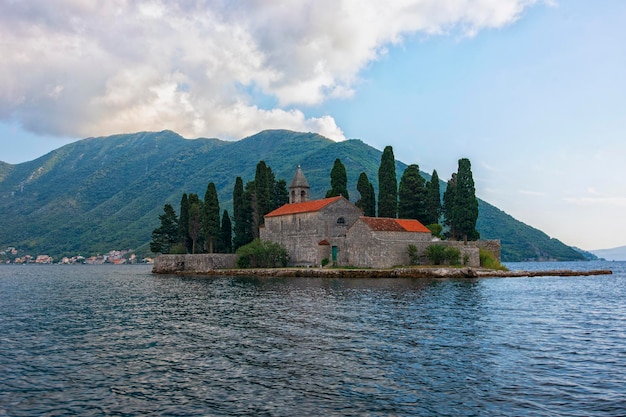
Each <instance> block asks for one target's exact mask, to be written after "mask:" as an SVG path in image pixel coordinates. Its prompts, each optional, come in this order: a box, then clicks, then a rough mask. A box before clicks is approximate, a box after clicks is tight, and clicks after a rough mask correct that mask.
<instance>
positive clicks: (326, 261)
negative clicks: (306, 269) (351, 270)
mask: <svg viewBox="0 0 626 417" xmlns="http://www.w3.org/2000/svg"><path fill="white" fill-rule="evenodd" d="M328 262H330V261H329V260H328V258H324V259H322V266H323V267H324V266H326V265H328Z"/></svg>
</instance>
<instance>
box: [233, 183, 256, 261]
mask: <svg viewBox="0 0 626 417" xmlns="http://www.w3.org/2000/svg"><path fill="white" fill-rule="evenodd" d="M233 219H234V221H235V228H234V232H235V235H234V237H233V249H234V250H237V249H238V248H239V247H241V246H243V245H246V244H248V243H250V242H252V240H253V239H254V236H253V233H252V207H251V204H250V194H249V193H246V192H245V191H244V188H243V180H242V179H241V177H237V178H236V180H235V188H234V190H233Z"/></svg>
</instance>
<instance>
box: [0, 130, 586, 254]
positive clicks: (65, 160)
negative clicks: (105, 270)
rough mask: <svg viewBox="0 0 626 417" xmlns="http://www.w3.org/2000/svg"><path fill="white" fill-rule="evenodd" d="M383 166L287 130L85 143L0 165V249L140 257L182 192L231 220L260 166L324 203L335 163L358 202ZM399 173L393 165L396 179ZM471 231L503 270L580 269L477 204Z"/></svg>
mask: <svg viewBox="0 0 626 417" xmlns="http://www.w3.org/2000/svg"><path fill="white" fill-rule="evenodd" d="M380 157H381V151H379V150H377V149H374V148H372V147H371V146H369V145H366V144H365V143H363V142H362V141H360V140H348V141H344V142H333V141H331V140H329V139H327V138H324V137H322V136H319V135H317V134H313V133H298V132H291V131H285V130H270V131H264V132H261V133H259V134H257V135H254V136H251V137H249V138H246V139H242V140H240V141H236V142H227V141H221V140H218V139H194V140H188V139H184V138H182V137H181V136H179V135H178V134H176V133H174V132H170V131H163V132H155V133H146V132H144V133H136V134H126V135H115V136H109V137H102V138H89V139H84V140H81V141H78V142H75V143H72V144H69V145H66V146H64V147H62V148H59V149H57V150H55V151H53V152H50V153H49V154H47V155H45V156H42V157H41V158H38V159H36V160H34V161H30V162H26V163H22V164H17V165H10V164H6V163H3V162H2V163H0V212H1V213H2V216H0V248H4V247H6V246H15V247H18V248H21V249H25V250H28V251H30V252H32V253H33V254H38V253H47V254H49V255H52V256H55V257H57V258H58V257H59V256H62V255H75V254H78V253H80V254H83V255H90V254H96V253H103V252H107V251H109V250H111V249H129V248H132V249H135V250H139V251H142V250H143V251H146V250H147V243H148V242H149V241H150V234H151V232H152V230H153V229H154V228H155V227H156V226H158V215H159V214H160V213H161V212H162V209H163V205H164V204H165V203H171V204H172V205H173V206H174V207H176V208H177V207H178V204H179V202H180V197H181V195H182V193H183V192H187V193H189V192H193V193H197V194H199V195H203V194H204V192H205V190H206V186H207V184H208V183H209V182H214V183H215V185H216V188H217V192H218V195H219V201H220V206H221V208H222V209H224V208H225V209H228V210H229V211H231V207H232V192H233V186H234V183H235V178H236V177H237V176H241V177H242V178H243V180H244V182H245V181H249V180H252V179H253V178H254V173H255V167H256V164H257V163H258V162H259V161H260V160H265V162H266V163H267V164H268V165H269V166H270V167H271V168H272V170H273V172H274V173H275V174H276V177H277V178H284V179H285V180H286V181H287V183H289V182H290V180H291V177H292V176H293V173H294V172H295V168H296V167H297V165H298V164H300V165H301V166H302V168H303V170H304V172H305V174H306V176H307V179H308V181H309V184H310V185H311V196H312V198H321V197H323V196H324V194H325V193H326V190H328V189H329V187H330V179H329V172H330V170H331V168H332V166H333V162H334V160H335V159H336V158H340V159H341V161H342V162H343V164H344V165H345V167H346V172H347V175H348V185H349V193H350V196H351V199H352V200H353V201H356V200H357V199H358V192H357V191H356V183H357V178H358V175H359V174H360V172H362V171H365V172H366V173H367V175H368V177H369V178H370V180H371V181H372V183H373V184H374V187H375V188H376V189H377V188H378V175H377V172H378V166H379V163H380ZM405 168H406V165H405V164H403V163H401V162H398V161H397V162H396V172H397V174H398V176H400V175H401V174H402V172H403V171H404V169H405ZM449 174H450V173H440V175H441V176H442V177H448V175H449ZM425 176H426V177H428V176H427V175H425ZM444 189H445V184H443V183H442V191H443V190H444ZM231 213H232V212H231ZM477 228H478V231H479V232H480V234H481V237H483V238H495V239H501V240H502V254H503V259H504V260H505V261H516V260H526V259H548V258H550V259H560V260H571V259H582V256H581V255H580V254H579V253H578V252H576V251H575V250H573V249H572V248H570V247H568V246H566V245H564V244H563V243H561V242H559V241H558V240H555V239H550V238H549V237H548V236H547V235H545V234H544V233H542V232H540V231H538V230H536V229H533V228H532V227H530V226H527V225H525V224H523V223H521V222H519V221H517V220H515V219H513V218H512V217H511V216H508V215H507V214H506V213H504V212H502V211H500V210H498V209H497V208H495V207H493V206H491V205H489V204H488V203H486V202H484V201H480V214H479V218H478V225H477Z"/></svg>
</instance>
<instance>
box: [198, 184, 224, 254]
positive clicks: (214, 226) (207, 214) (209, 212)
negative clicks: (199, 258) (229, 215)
mask: <svg viewBox="0 0 626 417" xmlns="http://www.w3.org/2000/svg"><path fill="white" fill-rule="evenodd" d="M202 234H203V237H204V242H205V244H206V245H207V250H208V252H209V253H213V252H219V251H220V248H219V242H218V240H219V236H220V203H219V200H218V197H217V189H216V188H215V184H214V183H212V182H210V183H209V185H208V186H207V189H206V193H205V194H204V205H203V210H202Z"/></svg>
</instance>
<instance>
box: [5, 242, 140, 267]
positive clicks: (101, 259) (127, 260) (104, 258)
mask: <svg viewBox="0 0 626 417" xmlns="http://www.w3.org/2000/svg"><path fill="white" fill-rule="evenodd" d="M21 252H22V251H20V250H18V249H17V248H15V247H12V246H9V247H8V248H6V249H4V250H2V251H0V260H1V263H3V264H7V265H8V264H16V265H20V264H63V265H73V264H87V265H103V264H113V265H124V264H139V263H152V258H143V259H139V258H137V255H135V253H133V250H132V249H129V250H112V251H109V252H108V253H106V254H103V255H95V256H89V257H84V256H82V255H76V256H72V257H67V256H64V257H63V258H61V259H59V260H56V259H54V258H53V257H51V256H48V255H37V256H32V255H28V254H25V255H21Z"/></svg>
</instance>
